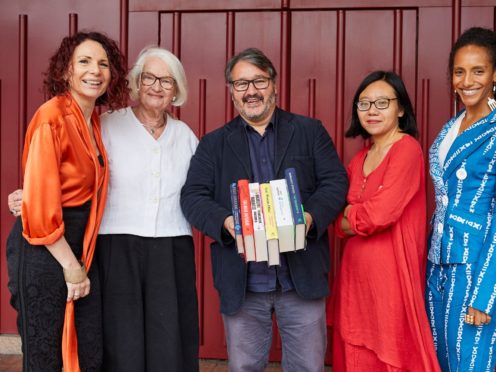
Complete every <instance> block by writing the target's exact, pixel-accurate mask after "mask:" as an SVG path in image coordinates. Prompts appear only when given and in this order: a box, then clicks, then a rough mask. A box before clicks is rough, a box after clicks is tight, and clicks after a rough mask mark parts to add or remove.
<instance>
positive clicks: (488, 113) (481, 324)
mask: <svg viewBox="0 0 496 372" xmlns="http://www.w3.org/2000/svg"><path fill="white" fill-rule="evenodd" d="M449 72H450V78H451V83H452V86H453V89H454V92H455V95H456V96H457V98H458V99H459V100H460V101H461V103H463V106H464V109H463V110H462V111H460V112H459V113H458V114H457V115H456V116H455V117H454V118H452V119H451V120H449V121H448V122H447V123H446V124H445V125H444V127H443V128H442V130H441V132H440V133H439V135H438V136H437V138H436V140H435V141H434V143H433V145H432V147H431V149H430V152H429V160H430V173H431V176H432V180H433V183H434V189H435V196H436V210H435V213H434V216H433V219H432V236H431V239H430V248H429V255H428V259H429V261H428V263H427V289H426V301H427V312H428V316H429V319H430V324H431V328H432V333H433V338H434V344H435V347H436V351H437V355H438V358H439V363H440V365H441V368H442V370H443V371H463V372H466V371H477V372H479V371H491V372H492V371H494V367H495V363H496V358H495V355H496V350H495V346H496V345H495V343H496V327H495V322H493V321H492V320H491V317H492V315H493V313H494V300H495V298H496V254H494V253H495V252H494V248H495V245H496V221H493V217H494V208H495V205H496V192H495V189H496V101H494V97H495V92H496V33H495V32H494V31H491V30H488V29H483V28H475V27H474V28H471V29H468V30H467V31H465V32H464V33H463V34H462V35H461V36H460V38H459V39H458V40H457V41H456V43H455V44H454V45H453V48H452V50H451V53H450V57H449Z"/></svg>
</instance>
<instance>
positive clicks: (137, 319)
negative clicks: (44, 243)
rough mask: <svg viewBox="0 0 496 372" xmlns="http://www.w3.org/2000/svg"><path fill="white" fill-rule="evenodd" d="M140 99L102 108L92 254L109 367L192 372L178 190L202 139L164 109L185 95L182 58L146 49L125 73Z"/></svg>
mask: <svg viewBox="0 0 496 372" xmlns="http://www.w3.org/2000/svg"><path fill="white" fill-rule="evenodd" d="M128 80H129V87H130V88H131V93H130V95H131V98H132V99H133V100H135V101H136V103H137V104H136V105H135V106H132V107H127V108H125V109H123V110H118V111H114V112H111V113H106V114H103V115H102V117H101V119H102V136H103V142H104V144H105V148H106V150H107V155H108V158H109V165H110V182H109V192H108V197H107V205H106V208H105V213H104V217H103V221H102V224H101V227H100V232H99V237H98V242H97V249H96V251H97V255H98V260H97V261H98V263H99V265H100V270H101V280H102V294H103V333H104V370H105V371H119V372H123V371H133V372H134V371H163V370H167V371H178V372H179V371H181V372H184V371H198V368H199V367H198V342H199V341H198V310H197V307H198V306H197V297H196V287H195V261H194V247H193V239H192V236H191V235H192V234H191V227H190V225H189V224H188V222H187V221H186V219H185V218H184V216H183V214H182V211H181V208H180V205H179V196H180V191H181V187H182V185H183V183H184V181H185V180H186V173H187V171H188V167H189V161H190V158H191V156H192V155H193V153H194V152H195V149H196V146H197V144H198V140H197V138H196V136H195V135H194V133H193V132H192V131H191V129H190V128H189V127H188V125H186V124H185V123H183V122H182V121H180V120H177V119H175V118H173V117H172V116H171V115H170V114H169V112H170V110H171V106H181V105H182V104H184V103H185V102H186V99H187V83H186V76H185V73H184V69H183V66H182V64H181V62H180V61H179V60H178V59H177V57H176V56H174V55H173V54H172V53H170V52H169V51H167V50H165V49H162V48H156V47H149V48H145V49H144V50H143V51H142V52H141V53H140V55H139V56H138V59H137V61H136V63H135V65H134V66H133V68H132V69H131V71H130V72H129V75H128Z"/></svg>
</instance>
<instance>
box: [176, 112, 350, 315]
mask: <svg viewBox="0 0 496 372" xmlns="http://www.w3.org/2000/svg"><path fill="white" fill-rule="evenodd" d="M276 110H277V112H276V115H277V119H278V120H277V125H276V126H275V161H274V174H275V175H276V179H278V178H284V170H285V169H286V168H290V167H294V168H295V169H296V174H297V176H298V184H299V187H300V192H301V197H302V202H303V206H304V209H305V211H307V212H308V213H310V214H311V215H312V217H313V228H312V230H311V231H310V232H309V235H308V237H307V238H308V239H307V240H308V243H307V249H306V250H304V251H298V252H295V253H293V252H291V253H284V254H285V255H286V257H287V261H288V266H289V271H290V274H291V278H292V280H293V283H294V286H295V289H296V292H297V293H298V294H299V295H300V296H301V297H303V298H306V299H316V298H322V297H324V296H327V295H328V294H329V286H328V278H327V273H328V271H329V264H330V262H329V242H328V237H327V227H328V225H329V224H330V223H331V222H333V220H334V219H335V218H336V216H337V215H338V213H339V212H340V211H341V210H342V208H343V207H344V205H345V198H346V193H347V189H348V179H347V174H346V171H345V169H344V167H343V165H342V163H341V161H340V160H339V158H338V155H337V153H336V150H335V148H334V145H333V143H332V140H331V138H330V137H329V134H328V133H327V131H326V130H325V129H324V127H323V126H322V124H321V122H320V121H318V120H314V119H310V118H307V117H304V116H300V115H295V114H292V113H289V112H285V111H283V110H280V109H276ZM243 178H246V179H250V180H251V179H252V171H251V166H250V153H249V145H248V138H247V135H246V132H245V129H244V127H243V123H242V120H241V118H240V117H239V116H238V117H236V118H234V119H233V120H232V121H231V122H229V123H227V124H226V125H224V126H223V127H222V128H219V129H217V130H215V131H213V132H211V133H209V134H207V135H205V136H204V137H203V138H202V139H201V141H200V143H199V145H198V148H197V150H196V153H195V155H194V156H193V157H192V159H191V164H190V167H189V171H188V176H187V179H186V183H185V184H184V186H183V188H182V191H181V207H182V210H183V213H184V215H185V216H186V219H187V220H188V221H189V222H190V223H191V224H192V225H193V226H194V227H196V228H197V229H198V230H200V231H201V232H203V233H204V234H206V235H208V236H210V237H211V238H213V239H214V242H213V243H212V245H211V253H212V254H211V259H212V271H213V276H214V286H215V288H216V289H217V290H218V292H219V295H220V300H221V312H222V313H224V314H233V313H235V312H236V311H238V310H239V308H240V307H241V305H242V303H243V300H244V295H245V291H246V275H247V266H246V263H245V262H244V260H243V258H241V257H240V256H239V255H238V253H237V249H236V247H235V243H234V239H232V237H231V236H230V235H228V234H226V232H225V230H224V229H223V224H224V220H225V219H226V217H228V216H229V215H231V214H232V212H231V199H230V193H229V186H230V184H231V183H232V182H236V181H238V180H239V179H243Z"/></svg>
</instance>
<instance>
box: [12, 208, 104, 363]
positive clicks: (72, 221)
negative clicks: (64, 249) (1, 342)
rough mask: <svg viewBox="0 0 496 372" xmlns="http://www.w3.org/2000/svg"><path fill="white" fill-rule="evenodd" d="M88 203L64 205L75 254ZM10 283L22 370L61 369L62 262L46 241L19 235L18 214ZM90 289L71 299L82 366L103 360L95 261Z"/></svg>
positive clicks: (67, 232) (64, 289)
mask: <svg viewBox="0 0 496 372" xmlns="http://www.w3.org/2000/svg"><path fill="white" fill-rule="evenodd" d="M89 208H90V205H89V203H86V204H85V205H83V206H81V207H77V208H64V210H63V215H64V224H65V233H64V236H65V238H66V239H67V241H68V243H69V245H70V247H71V248H72V250H73V252H74V254H75V256H76V257H77V258H78V259H79V258H81V255H82V251H83V236H84V231H85V228H86V223H87V221H88V215H89ZM7 265H8V273H9V283H8V287H9V290H10V293H11V295H12V296H11V304H12V306H13V307H14V308H15V309H16V310H17V327H18V330H19V334H20V336H21V340H22V353H23V371H25V372H28V371H29V372H37V371H40V372H51V371H57V372H60V371H61V370H62V329H63V324H64V314H65V306H66V299H67V286H66V283H65V280H64V274H63V271H62V267H61V266H60V264H59V263H58V262H57V261H56V260H55V259H54V258H53V256H52V255H51V254H50V252H49V251H48V249H46V247H45V246H39V245H38V246H35V245H31V244H29V243H28V242H27V241H26V240H25V239H24V238H23V237H22V222H21V219H20V218H18V219H17V221H16V223H15V225H14V227H13V228H12V231H11V232H10V235H9V237H8V239H7ZM88 276H89V278H90V281H91V292H90V294H89V295H88V296H86V297H84V298H81V299H79V300H77V301H75V306H74V315H75V324H76V333H77V340H78V357H79V366H80V368H81V371H83V372H86V371H100V370H101V363H102V354H103V353H102V350H103V346H102V320H101V294H100V285H99V279H100V278H99V274H98V265H96V264H95V263H93V265H92V266H91V270H90V271H89V273H88Z"/></svg>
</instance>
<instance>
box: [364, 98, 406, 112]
mask: <svg viewBox="0 0 496 372" xmlns="http://www.w3.org/2000/svg"><path fill="white" fill-rule="evenodd" d="M395 99H398V98H379V99H376V100H375V101H366V100H363V101H358V102H357V103H356V105H357V108H358V111H368V110H370V108H371V107H372V105H374V106H375V108H376V109H378V110H385V109H387V108H388V107H389V103H390V102H391V101H393V100H395Z"/></svg>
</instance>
